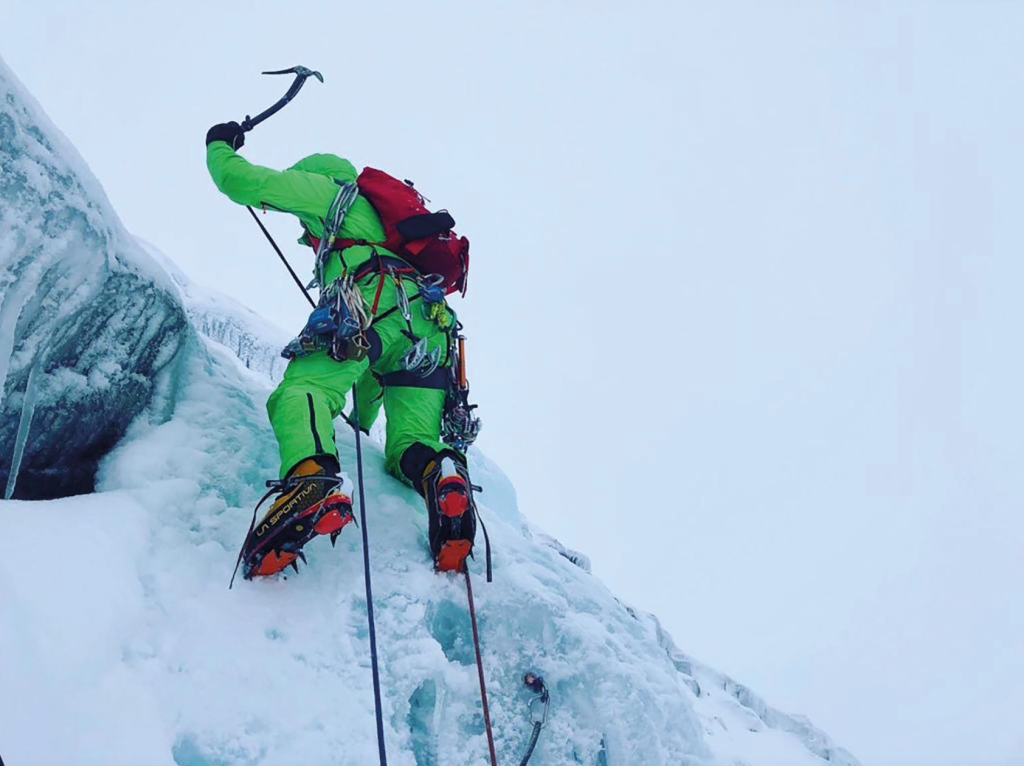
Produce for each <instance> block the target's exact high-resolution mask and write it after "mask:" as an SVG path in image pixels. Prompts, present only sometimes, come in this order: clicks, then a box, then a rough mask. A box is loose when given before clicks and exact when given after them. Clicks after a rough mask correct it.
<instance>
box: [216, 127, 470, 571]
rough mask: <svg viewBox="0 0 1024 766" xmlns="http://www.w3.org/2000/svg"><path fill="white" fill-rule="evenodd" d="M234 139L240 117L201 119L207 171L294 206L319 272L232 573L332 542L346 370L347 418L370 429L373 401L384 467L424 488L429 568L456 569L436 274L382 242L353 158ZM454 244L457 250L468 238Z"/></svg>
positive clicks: (341, 506)
mask: <svg viewBox="0 0 1024 766" xmlns="http://www.w3.org/2000/svg"><path fill="white" fill-rule="evenodd" d="M243 143H244V133H243V131H242V129H241V127H240V126H239V124H238V123H235V122H228V123H222V124H219V125H215V126H214V127H212V128H211V129H210V131H209V132H208V134H207V136H206V162H207V167H208V169H209V171H210V175H211V176H212V178H213V181H214V183H215V184H216V185H217V188H218V189H220V191H221V192H223V193H224V194H225V195H227V196H228V197H229V198H230V199H231V200H232V201H234V202H237V203H238V204H241V205H249V206H252V207H260V208H262V209H264V210H274V211H279V212H285V213H290V214H292V215H294V216H295V217H297V218H298V219H299V221H300V223H301V224H302V227H303V235H302V238H301V239H300V242H302V243H303V244H307V245H310V246H312V247H313V248H314V251H315V252H316V253H317V261H318V262H317V263H316V272H315V273H316V276H317V284H318V285H319V286H320V303H319V306H318V311H315V312H314V314H313V315H312V316H311V317H310V323H309V324H307V326H306V328H305V329H304V330H303V333H302V334H301V335H300V336H299V337H298V338H297V339H296V340H295V341H293V342H292V343H291V344H290V345H289V347H288V349H286V354H285V355H286V356H289V357H290V362H289V364H288V367H287V369H286V371H285V373H284V377H283V379H282V381H281V383H280V385H279V386H278V387H277V389H276V390H275V391H274V392H273V393H272V394H271V396H270V398H269V400H268V401H267V412H268V414H269V416H270V422H271V425H272V426H273V430H274V434H275V436H276V437H277V441H278V445H279V448H280V456H281V470H280V477H281V479H282V482H281V484H280V487H279V491H280V494H279V495H278V496H277V497H276V499H275V500H274V502H273V504H272V505H271V507H270V510H269V511H267V513H266V515H264V516H263V517H262V518H261V519H260V521H258V522H257V523H256V524H255V525H254V527H253V529H252V531H251V532H250V534H249V535H248V538H247V539H246V541H245V543H244V545H243V548H242V552H241V562H242V565H243V574H244V576H245V577H247V578H251V577H253V576H264V575H271V574H274V573H276V572H279V571H281V570H282V569H284V568H285V567H286V566H288V565H289V564H291V565H293V566H295V565H296V558H302V559H303V560H304V558H305V557H304V556H303V555H302V547H303V546H304V545H306V543H308V542H309V541H310V540H311V539H312V538H314V537H316V536H317V535H329V536H330V537H331V542H332V543H333V542H334V539H335V538H336V537H337V535H338V533H339V532H340V531H341V529H342V527H344V526H345V525H346V524H347V523H348V522H349V521H350V520H351V519H352V501H351V498H350V496H349V494H347V493H346V492H345V485H343V484H342V483H341V480H340V479H339V475H340V470H341V467H340V465H339V460H338V451H337V447H336V446H335V443H334V419H335V418H336V417H337V416H338V415H339V414H341V412H342V409H343V407H344V404H345V396H346V393H348V392H349V391H350V390H351V389H352V386H353V384H355V387H356V389H355V397H356V403H357V405H358V407H357V409H358V413H359V422H358V423H354V424H353V425H354V426H357V427H359V428H361V429H362V430H363V431H368V430H369V428H370V426H371V425H372V424H373V422H374V420H375V419H376V417H377V415H378V413H379V410H380V407H381V405H382V404H383V406H384V409H385V412H386V413H387V423H386V444H385V458H386V464H387V469H388V470H389V472H391V473H392V474H394V475H395V476H396V477H398V478H399V479H401V480H403V481H405V482H407V483H409V484H411V485H412V486H413V487H414V488H415V489H416V491H417V492H419V493H420V495H421V496H423V498H424V500H425V501H426V504H427V512H428V517H429V530H428V540H429V545H430V550H431V553H432V555H433V558H434V564H435V567H436V569H438V570H440V571H460V570H461V568H462V566H463V562H464V561H465V559H466V557H467V556H468V555H469V554H470V552H471V550H472V546H473V540H474V537H475V533H476V515H475V505H474V501H473V496H472V483H471V482H470V480H469V474H468V471H467V468H466V459H465V456H464V455H463V453H462V452H461V451H460V450H456V449H453V448H452V447H451V446H449V445H447V444H445V443H444V442H442V441H441V438H440V433H441V427H442V413H443V410H444V407H445V400H446V392H447V391H449V386H450V385H451V379H452V365H453V357H456V356H457V347H456V346H455V344H453V338H454V337H455V333H456V328H457V322H456V317H455V314H454V312H453V311H452V310H451V309H450V308H449V307H448V305H447V303H446V301H445V300H444V295H445V290H443V289H439V287H441V286H440V285H439V282H440V280H441V277H440V276H436V275H430V274H424V273H420V271H419V270H417V269H416V268H414V267H413V266H412V264H411V263H410V262H409V261H410V260H414V259H403V258H400V257H398V255H397V254H396V253H395V252H392V251H390V250H388V249H385V248H384V246H383V243H384V242H385V241H386V240H387V233H386V227H385V223H384V222H382V217H381V215H379V214H378V210H377V209H375V207H374V205H372V204H371V203H370V201H369V200H368V199H367V196H366V194H365V193H364V190H363V188H362V186H361V184H362V177H360V185H359V186H357V185H356V183H355V182H356V179H357V175H356V169H355V168H354V167H353V165H352V163H351V162H349V161H348V160H346V159H342V158H341V157H338V156H336V155H333V154H314V155H310V156H309V157H306V158H304V159H302V160H300V161H299V162H297V163H295V164H294V165H292V166H291V167H290V168H288V169H287V170H283V171H277V170H272V169H270V168H265V167H260V166H258V165H254V164H252V163H250V162H249V161H247V160H246V159H245V158H243V157H242V156H241V155H239V154H238V153H237V151H236V150H237V149H239V148H240V147H241V146H242V144H243ZM387 178H389V179H390V176H387ZM390 180H392V181H394V179H390ZM400 186H401V184H400ZM410 188H411V185H410ZM405 191H406V193H408V188H407V189H405ZM431 215H438V214H431ZM445 215H447V214H446V213H445ZM452 223H454V222H452ZM387 241H389V242H390V240H387ZM466 248H467V256H468V242H466ZM421 268H422V266H421ZM462 279H463V280H464V274H463V276H462ZM449 287H450V286H449ZM450 291H451V290H450V289H449V292H450ZM460 449H464V446H463V447H461V448H460Z"/></svg>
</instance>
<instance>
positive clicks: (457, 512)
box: [423, 452, 476, 572]
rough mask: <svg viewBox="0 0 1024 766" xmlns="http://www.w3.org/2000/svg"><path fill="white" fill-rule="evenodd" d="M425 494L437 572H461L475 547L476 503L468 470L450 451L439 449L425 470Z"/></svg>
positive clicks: (431, 546) (429, 532)
mask: <svg viewBox="0 0 1024 766" xmlns="http://www.w3.org/2000/svg"><path fill="white" fill-rule="evenodd" d="M423 497H424V498H425V499H426V501H427V515H428V516H429V518H430V528H429V530H428V538H429V540H430V552H431V554H433V556H434V569H436V570H437V571H438V572H461V571H462V568H463V563H464V562H465V560H466V557H467V556H469V554H470V553H472V551H473V540H474V538H475V537H476V506H475V504H474V503H473V494H472V485H471V484H470V481H469V473H468V472H467V471H466V468H465V466H464V465H463V464H462V462H461V461H460V460H456V459H453V457H452V455H451V453H444V452H442V453H439V454H438V455H437V456H436V457H435V458H434V459H433V460H431V461H430V462H429V463H428V464H427V467H426V469H425V470H424V472H423Z"/></svg>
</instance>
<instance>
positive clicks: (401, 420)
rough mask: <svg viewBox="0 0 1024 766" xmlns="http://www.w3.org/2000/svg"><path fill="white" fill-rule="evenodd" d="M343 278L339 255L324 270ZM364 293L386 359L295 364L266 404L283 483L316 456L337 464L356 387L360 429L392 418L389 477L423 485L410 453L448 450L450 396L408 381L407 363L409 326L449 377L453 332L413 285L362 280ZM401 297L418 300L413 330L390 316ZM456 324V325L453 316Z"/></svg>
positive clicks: (318, 356) (412, 310)
mask: <svg viewBox="0 0 1024 766" xmlns="http://www.w3.org/2000/svg"><path fill="white" fill-rule="evenodd" d="M340 271H341V266H340V263H339V262H338V259H337V254H332V256H331V259H330V260H329V261H328V264H327V267H326V269H325V276H326V277H327V280H326V281H328V282H329V281H330V279H331V278H333V277H335V276H336V275H337V274H339V273H340ZM359 289H360V292H361V293H362V294H363V299H364V301H365V303H366V305H367V307H372V306H373V305H374V304H376V308H377V310H376V316H378V317H381V318H380V319H379V320H377V321H375V322H374V324H373V331H374V332H375V333H376V335H377V337H378V338H379V340H380V345H379V356H377V357H376V358H375V359H373V361H372V362H371V361H370V359H369V358H368V357H367V358H363V359H361V360H358V361H353V360H344V361H340V362H339V361H335V360H334V359H331V358H330V357H329V356H328V355H327V352H326V351H317V352H315V353H312V354H309V355H306V356H300V357H297V358H295V359H292V361H291V362H290V363H289V364H288V368H287V369H286V370H285V374H284V378H283V379H282V380H281V383H280V385H278V387H277V389H276V390H275V391H274V392H273V393H272V394H271V395H270V399H269V400H268V401H267V412H268V414H269V415H270V423H271V425H272V426H273V428H274V434H275V435H276V437H277V441H278V445H279V447H280V452H281V476H282V477H284V476H285V475H286V474H287V473H288V472H289V471H290V470H291V469H292V468H293V467H294V466H296V465H297V464H298V463H300V462H301V461H302V460H304V459H305V458H308V457H312V456H314V455H330V456H333V457H335V458H337V456H338V451H337V447H336V446H335V444H334V419H335V418H337V417H338V416H339V415H340V414H341V412H342V411H343V409H344V407H345V398H346V395H347V394H349V393H350V392H351V390H352V386H353V385H355V386H356V398H357V400H358V409H359V423H358V424H357V425H358V426H359V427H361V428H363V429H366V430H369V428H370V426H372V425H373V422H374V421H375V420H376V417H377V414H378V413H379V411H380V407H381V405H382V404H383V406H384V411H385V413H386V416H387V427H386V430H385V438H386V441H385V447H384V453H385V459H386V464H387V469H388V471H389V472H390V473H392V474H394V475H395V476H396V477H398V478H400V479H402V480H403V481H406V482H408V483H413V482H416V481H418V479H419V476H410V475H408V474H409V471H408V465H409V461H407V462H406V469H407V470H406V471H404V472H403V470H402V468H403V463H402V457H403V455H405V453H406V451H407V450H409V448H410V447H413V446H414V445H421V446H420V447H418V448H416V449H415V450H413V452H417V451H418V452H419V453H420V454H429V455H433V454H435V453H436V452H440V451H442V450H445V449H448V447H447V446H446V445H445V444H444V443H443V442H441V440H440V430H441V415H442V411H443V408H444V400H445V391H444V390H443V389H441V388H438V387H426V386H430V385H431V379H418V378H417V377H416V376H415V375H413V374H410V373H405V374H401V373H402V358H403V357H404V356H405V354H406V353H407V352H408V351H409V350H410V349H411V348H412V346H413V340H412V339H411V338H410V337H409V335H408V333H409V331H410V327H409V325H410V324H411V334H412V335H413V336H414V337H416V338H423V339H425V341H426V343H427V350H428V352H429V351H434V350H435V349H437V350H438V353H439V354H440V360H441V365H440V367H441V368H442V369H444V368H447V367H448V365H449V364H450V360H449V359H448V336H447V332H446V330H445V329H442V328H441V327H440V326H439V325H438V323H437V322H436V321H435V320H434V319H432V318H429V317H427V316H426V314H425V312H424V308H423V306H424V304H423V303H422V302H421V301H418V300H415V299H414V296H416V294H417V292H418V288H417V286H416V282H415V281H414V280H412V279H407V278H402V277H396V276H395V275H394V274H390V273H384V274H379V273H376V274H372V275H370V276H368V277H365V278H364V279H362V280H361V281H360V283H359ZM400 290H404V291H405V294H406V296H407V298H408V299H413V300H412V302H411V303H409V315H410V318H409V322H408V323H407V321H406V318H405V316H403V313H402V311H400V310H397V309H396V310H394V311H392V310H391V309H392V308H394V307H396V306H398V305H399V291H400ZM389 312H390V313H389ZM449 313H450V310H449ZM450 321H454V315H453V314H452V315H451V316H450ZM389 376H390V377H389ZM396 378H397V380H395V379H396ZM432 378H433V380H437V379H442V380H446V378H447V376H442V375H440V374H435V375H434V376H432ZM382 381H383V385H382ZM391 381H394V382H395V383H397V384H392V382H391ZM350 419H351V418H350ZM412 462H413V463H414V464H417V463H419V462H422V461H412Z"/></svg>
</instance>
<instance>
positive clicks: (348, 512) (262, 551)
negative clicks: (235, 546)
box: [232, 460, 353, 582]
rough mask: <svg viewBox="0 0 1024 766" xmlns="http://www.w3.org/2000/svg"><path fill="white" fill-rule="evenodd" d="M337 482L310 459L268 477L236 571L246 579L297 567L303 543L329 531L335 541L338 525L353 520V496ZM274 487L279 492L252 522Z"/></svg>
mask: <svg viewBox="0 0 1024 766" xmlns="http://www.w3.org/2000/svg"><path fill="white" fill-rule="evenodd" d="M341 483H342V480H341V479H340V478H339V477H338V476H333V475H330V474H328V473H325V472H323V470H322V468H321V466H320V465H319V464H317V463H316V462H315V461H314V460H305V461H303V462H302V463H300V464H299V465H298V466H297V467H296V468H295V470H294V471H293V472H292V474H291V475H290V476H289V477H288V478H286V479H284V480H283V481H280V482H268V485H269V486H270V487H271V491H270V492H268V493H267V494H266V495H264V497H263V499H262V500H261V501H260V503H259V504H258V505H257V506H256V509H257V511H254V512H253V524H252V526H251V527H250V529H249V533H248V534H247V535H246V538H245V543H244V544H243V545H242V550H241V551H240V552H239V554H238V562H237V563H236V565H235V572H236V573H237V571H238V567H239V566H241V567H242V577H244V578H245V579H246V580H251V579H252V578H254V577H267V576H269V575H273V574H277V573H278V572H280V571H281V570H283V569H285V568H286V567H288V566H291V567H292V568H293V569H294V570H295V571H296V572H297V571H298V570H299V565H298V562H299V561H300V560H301V561H302V562H303V563H306V556H305V554H304V553H303V552H302V548H303V547H304V546H305V545H306V543H308V542H309V541H310V540H312V539H313V538H314V537H316V536H318V535H328V536H329V537H330V540H331V545H334V544H335V542H336V541H337V539H338V535H340V534H341V530H342V529H344V528H345V526H346V525H347V524H348V523H349V522H351V521H353V516H352V500H351V498H350V497H349V496H348V495H347V494H345V493H344V492H342V491H341V489H340V487H341ZM274 492H278V493H280V494H279V495H278V497H277V499H275V500H274V503H273V505H271V506H270V510H269V511H267V513H266V515H265V516H263V518H262V519H261V520H260V521H259V522H258V523H256V512H258V510H259V506H260V505H262V504H263V502H264V501H266V499H267V498H268V497H269V496H270V495H271V494H273V493H274ZM233 581H234V576H232V582H233Z"/></svg>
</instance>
